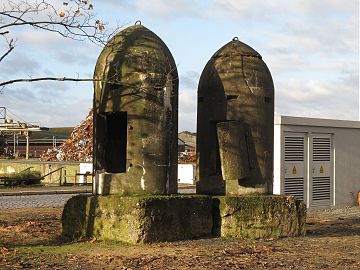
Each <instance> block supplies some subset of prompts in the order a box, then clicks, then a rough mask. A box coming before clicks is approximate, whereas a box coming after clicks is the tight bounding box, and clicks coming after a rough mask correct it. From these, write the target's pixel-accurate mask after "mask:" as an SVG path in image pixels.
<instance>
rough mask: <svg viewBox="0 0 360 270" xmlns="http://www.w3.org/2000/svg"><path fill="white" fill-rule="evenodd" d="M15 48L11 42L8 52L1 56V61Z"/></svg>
mask: <svg viewBox="0 0 360 270" xmlns="http://www.w3.org/2000/svg"><path fill="white" fill-rule="evenodd" d="M14 48H15V47H14V46H12V45H11V44H10V45H9V49H8V50H7V52H6V53H4V54H3V55H2V56H1V57H0V62H1V61H2V60H3V59H4V58H5V57H6V56H7V55H8V54H9V53H11V51H12V50H13V49H14Z"/></svg>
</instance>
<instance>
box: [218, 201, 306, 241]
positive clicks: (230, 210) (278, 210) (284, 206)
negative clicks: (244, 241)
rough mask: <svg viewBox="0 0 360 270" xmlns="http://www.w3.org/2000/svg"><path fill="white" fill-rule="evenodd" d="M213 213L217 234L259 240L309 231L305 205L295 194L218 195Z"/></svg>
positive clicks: (299, 234) (303, 233)
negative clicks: (293, 195)
mask: <svg viewBox="0 0 360 270" xmlns="http://www.w3.org/2000/svg"><path fill="white" fill-rule="evenodd" d="M214 213H215V216H214V220H215V226H214V234H216V235H218V236H220V235H221V236H224V237H239V238H250V239H258V238H278V237H288V236H301V235H305V233H306V206H305V204H304V203H303V202H299V201H296V200H295V199H294V197H292V196H264V195H260V196H258V195H257V196H256V195H251V196H219V197H216V198H214Z"/></svg>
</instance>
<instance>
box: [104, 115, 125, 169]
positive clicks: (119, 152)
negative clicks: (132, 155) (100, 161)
mask: <svg viewBox="0 0 360 270" xmlns="http://www.w3.org/2000/svg"><path fill="white" fill-rule="evenodd" d="M98 119H99V120H100V121H104V122H105V123H104V125H102V126H105V134H104V135H105V155H104V159H105V160H104V161H105V162H104V169H105V170H106V171H107V172H109V173H123V172H126V150H127V149H126V145H127V112H109V113H103V114H102V115H101V117H99V118H98Z"/></svg>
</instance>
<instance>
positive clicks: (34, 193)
mask: <svg viewBox="0 0 360 270" xmlns="http://www.w3.org/2000/svg"><path fill="white" fill-rule="evenodd" d="M80 193H92V190H91V189H89V190H49V191H18V192H16V191H14V192H0V197H2V196H25V195H51V194H80Z"/></svg>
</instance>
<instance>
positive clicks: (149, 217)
mask: <svg viewBox="0 0 360 270" xmlns="http://www.w3.org/2000/svg"><path fill="white" fill-rule="evenodd" d="M305 222H306V207H305V204H304V203H302V202H297V201H295V199H294V198H293V197H291V196H264V195H251V196H217V197H212V198H211V197H210V196H202V195H182V196H180V195H173V196H133V197H123V196H117V195H111V196H85V195H78V196H75V197H73V198H71V199H70V200H69V201H68V202H67V203H66V205H65V208H64V211H63V216H62V226H63V232H62V234H63V236H64V237H65V238H69V239H80V238H82V237H96V238H97V239H98V240H115V241H121V242H128V243H150V242H161V241H178V240H186V239H193V238H200V237H209V236H224V237H239V238H250V239H257V238H278V237H288V236H290V237H291V236H300V235H305Z"/></svg>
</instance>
